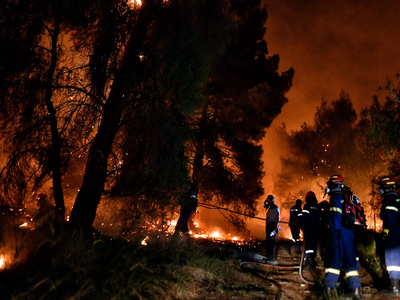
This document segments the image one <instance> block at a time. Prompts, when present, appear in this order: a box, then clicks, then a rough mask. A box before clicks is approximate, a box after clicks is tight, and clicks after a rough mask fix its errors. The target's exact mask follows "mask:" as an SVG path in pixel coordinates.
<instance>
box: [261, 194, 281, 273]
mask: <svg viewBox="0 0 400 300" xmlns="http://www.w3.org/2000/svg"><path fill="white" fill-rule="evenodd" d="M264 208H265V209H267V218H266V227H265V233H266V241H265V242H266V257H267V263H268V264H274V265H276V264H277V262H276V261H275V250H276V240H277V235H278V231H279V230H280V227H279V221H280V218H281V216H280V211H279V208H278V206H277V205H276V204H275V197H274V196H272V195H268V197H267V199H266V200H265V201H264Z"/></svg>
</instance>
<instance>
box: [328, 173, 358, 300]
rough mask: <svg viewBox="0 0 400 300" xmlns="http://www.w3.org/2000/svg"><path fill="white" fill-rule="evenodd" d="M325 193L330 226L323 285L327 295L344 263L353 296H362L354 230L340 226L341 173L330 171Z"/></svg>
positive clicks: (331, 294)
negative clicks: (331, 173)
mask: <svg viewBox="0 0 400 300" xmlns="http://www.w3.org/2000/svg"><path fill="white" fill-rule="evenodd" d="M327 185H328V187H327V189H326V193H327V194H328V195H329V196H330V209H329V228H330V240H329V245H328V249H327V255H326V260H325V262H326V264H325V279H324V287H325V291H326V293H327V296H328V298H330V299H332V298H333V291H334V289H335V288H336V284H337V282H338V280H339V275H340V271H341V268H342V267H343V269H344V272H345V276H346V278H347V283H348V286H349V288H350V289H351V290H352V297H353V299H361V282H360V278H359V276H358V269H357V260H356V256H357V255H356V249H355V247H354V232H353V230H351V229H348V228H346V227H343V226H342V208H343V207H342V203H343V202H344V198H343V193H342V190H343V188H344V186H345V182H344V179H343V177H342V176H340V175H333V176H331V177H330V178H329V181H328V182H327Z"/></svg>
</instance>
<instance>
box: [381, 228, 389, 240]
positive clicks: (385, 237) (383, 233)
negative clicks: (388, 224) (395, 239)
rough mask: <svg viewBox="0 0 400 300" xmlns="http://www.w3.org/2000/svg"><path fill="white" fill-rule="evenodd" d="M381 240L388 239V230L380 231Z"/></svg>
mask: <svg viewBox="0 0 400 300" xmlns="http://www.w3.org/2000/svg"><path fill="white" fill-rule="evenodd" d="M382 238H383V239H384V240H387V239H388V238H389V229H383V231H382Z"/></svg>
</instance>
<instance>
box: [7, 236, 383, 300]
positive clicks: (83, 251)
mask: <svg viewBox="0 0 400 300" xmlns="http://www.w3.org/2000/svg"><path fill="white" fill-rule="evenodd" d="M146 242H147V245H146V246H143V245H141V243H140V242H139V241H136V242H135V241H130V242H128V241H126V240H122V239H112V238H109V237H105V236H98V237H97V238H95V239H90V240H88V239H87V238H83V237H82V236H80V235H79V234H74V235H71V236H68V238H65V237H64V238H63V239H62V240H57V241H51V242H46V243H43V244H42V245H41V246H40V247H39V248H38V251H36V252H35V255H34V256H32V257H30V258H29V260H28V261H27V262H26V263H24V264H22V265H20V266H14V267H12V268H10V269H8V270H3V271H2V272H0V292H1V299H57V300H60V299H100V300H101V299H107V300H108V299H324V293H323V288H322V281H321V280H322V278H323V270H322V268H320V269H318V271H317V272H315V273H312V272H311V271H310V270H304V271H303V272H302V273H299V269H298V268H294V267H293V268H283V269H277V268H271V269H263V270H259V269H252V268H248V267H246V268H241V267H240V264H241V263H242V262H244V261H251V260H252V255H253V253H258V254H264V253H263V246H262V245H261V244H260V243H258V242H254V243H250V244H246V245H238V244H234V243H224V242H221V241H210V240H200V239H198V240H196V239H189V240H186V241H184V240H180V239H175V238H172V237H165V236H163V237H160V236H154V237H149V238H148V239H147V240H146ZM284 243H285V242H284V241H283V242H281V243H280V245H279V247H278V255H277V261H278V262H279V263H280V264H283V265H297V264H298V263H299V262H300V258H301V257H300V256H299V255H293V256H290V255H288V254H287V253H286V252H285V251H284V250H283V247H282V245H283V244H284ZM253 258H254V257H253ZM360 279H361V282H362V293H363V299H376V300H380V299H390V298H388V297H386V296H383V295H382V294H381V293H380V292H379V289H378V288H377V287H376V283H374V281H373V279H372V277H371V275H370V273H369V272H367V271H366V270H365V269H364V268H363V267H361V269H360ZM339 290H340V292H341V294H342V295H345V293H346V285H345V283H344V282H342V283H341V284H340V288H339ZM343 299H345V298H343Z"/></svg>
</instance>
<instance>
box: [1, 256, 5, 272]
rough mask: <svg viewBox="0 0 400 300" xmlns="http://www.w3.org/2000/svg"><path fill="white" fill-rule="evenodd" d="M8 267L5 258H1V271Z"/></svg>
mask: <svg viewBox="0 0 400 300" xmlns="http://www.w3.org/2000/svg"><path fill="white" fill-rule="evenodd" d="M5 266H6V260H5V258H4V256H1V257H0V270H2V269H4V267H5Z"/></svg>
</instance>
